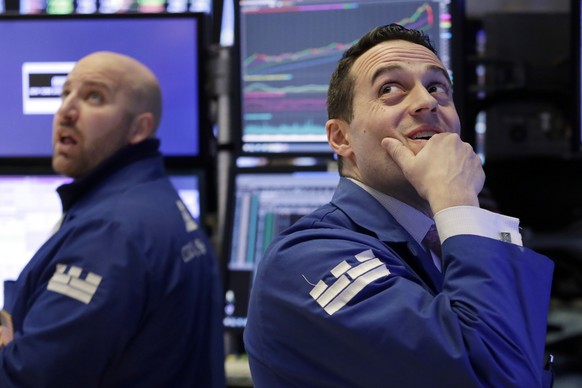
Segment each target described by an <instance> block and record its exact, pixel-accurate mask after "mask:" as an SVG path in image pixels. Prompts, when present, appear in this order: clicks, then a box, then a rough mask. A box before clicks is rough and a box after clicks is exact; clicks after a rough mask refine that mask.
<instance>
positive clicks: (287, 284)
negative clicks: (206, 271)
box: [245, 231, 551, 387]
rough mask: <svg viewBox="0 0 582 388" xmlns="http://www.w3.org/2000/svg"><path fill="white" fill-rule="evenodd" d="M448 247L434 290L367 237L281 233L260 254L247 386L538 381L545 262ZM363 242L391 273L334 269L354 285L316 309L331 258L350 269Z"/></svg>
mask: <svg viewBox="0 0 582 388" xmlns="http://www.w3.org/2000/svg"><path fill="white" fill-rule="evenodd" d="M312 232H313V231H312ZM446 244H447V246H446V247H444V248H446V249H447V251H448V256H447V257H448V259H447V263H446V266H447V272H446V274H445V279H444V281H443V283H444V285H443V290H442V292H440V293H439V294H436V295H435V294H433V293H432V292H431V291H430V290H428V289H427V288H426V287H424V286H423V285H422V284H421V282H420V281H419V279H418V278H417V277H416V276H415V275H414V273H412V272H411V271H410V269H409V268H408V267H407V266H406V265H404V264H403V262H402V261H401V260H400V259H399V258H398V257H397V255H396V254H395V252H394V251H392V250H391V249H389V248H388V247H386V246H385V245H383V244H381V243H379V242H378V241H377V240H375V239H374V238H368V237H363V236H361V235H359V236H358V235H356V234H347V233H344V232H341V231H340V232H335V233H328V232H323V231H320V232H318V234H317V235H316V236H312V237H311V238H308V239H306V236H305V235H299V234H298V235H297V236H292V237H291V238H289V239H286V240H284V241H283V242H281V244H279V245H278V246H277V248H276V250H275V251H273V252H270V253H269V254H268V256H266V257H265V258H264V259H263V261H262V264H261V266H260V269H259V272H258V274H257V278H256V282H255V285H254V288H253V296H252V302H251V310H250V312H249V324H248V326H247V328H246V330H245V344H246V348H247V351H248V352H249V355H250V357H251V360H253V361H252V363H251V367H253V372H254V373H253V378H254V379H256V380H257V386H272V384H273V383H281V382H282V381H289V380H290V381H294V382H295V383H296V384H297V385H298V386H305V387H315V386H326V384H330V385H333V384H335V385H337V386H342V385H343V386H353V387H366V386H378V384H383V383H386V384H387V385H393V386H434V384H435V381H438V385H439V386H451V387H457V386H459V387H460V386H462V387H477V386H494V387H496V386H532V387H534V386H536V387H537V386H542V383H541V381H542V379H543V377H542V375H543V371H542V364H543V343H544V338H545V320H546V316H547V307H548V302H549V284H550V282H551V263H549V261H548V260H547V259H546V258H544V257H543V256H540V255H537V254H535V253H533V252H531V251H528V250H523V249H522V248H520V247H518V246H515V245H512V244H506V243H503V242H500V241H495V240H491V239H487V238H482V237H477V236H456V237H452V238H450V239H449V240H447V242H446ZM370 249H371V252H372V253H373V255H371V256H372V257H374V258H377V259H379V261H380V262H381V263H382V264H383V265H384V266H385V268H386V269H387V270H388V272H389V273H388V274H386V275H384V276H381V277H379V278H377V279H375V280H373V281H371V282H367V280H358V281H356V279H351V278H350V277H349V275H347V274H343V275H345V276H347V277H348V280H349V281H348V284H349V285H351V284H357V283H358V282H359V286H363V287H362V288H359V287H355V288H353V289H352V290H351V291H350V292H347V293H346V294H344V297H345V298H346V300H347V303H345V304H344V305H343V306H341V307H340V308H339V309H337V310H335V309H327V310H329V311H326V308H327V307H328V305H327V304H325V303H326V302H324V299H325V298H322V296H323V294H319V293H314V289H315V288H316V287H317V285H318V284H320V283H319V282H320V281H322V282H323V283H324V284H325V285H327V287H328V289H331V287H332V286H333V285H334V284H339V283H338V282H339V281H341V280H340V279H341V278H342V275H339V273H338V272H337V269H338V268H339V267H337V265H338V264H340V263H342V262H344V261H345V263H347V264H348V266H349V268H360V265H362V263H361V262H360V261H359V260H357V259H356V258H355V256H356V254H357V253H360V252H366V251H368V250H370ZM315 252H316V253H317V254H314V253H315ZM349 252H351V254H349ZM332 270H334V271H333V272H335V275H334V274H333V273H332ZM354 276H355V275H354ZM347 289H348V288H347V287H346V288H345V290H347ZM314 295H315V296H314ZM337 297H339V295H338V296H336V298H337ZM334 300H335V299H334ZM320 303H321V304H320ZM322 304H323V305H322ZM289 322H292V324H289ZM257 370H258V372H257ZM274 376H277V377H274ZM277 378H279V380H276V379H277ZM273 379H275V380H273ZM261 383H263V384H262V385H261ZM388 383H389V384H388Z"/></svg>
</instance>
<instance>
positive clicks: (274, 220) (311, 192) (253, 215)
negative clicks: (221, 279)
mask: <svg viewBox="0 0 582 388" xmlns="http://www.w3.org/2000/svg"><path fill="white" fill-rule="evenodd" d="M338 182H339V174H338V173H337V171H333V172H328V171H295V172H283V171H279V172H277V171H270V170H266V169H263V170H260V169H259V170H250V171H245V170H243V169H240V170H238V171H236V172H234V174H233V177H232V180H231V184H232V185H233V186H231V187H233V189H232V190H233V192H232V195H233V198H232V199H231V201H230V203H231V204H232V208H231V209H229V211H228V212H229V215H230V217H232V219H231V220H230V222H229V225H230V226H229V228H230V230H229V231H228V232H227V236H228V242H229V246H228V248H227V249H226V251H227V252H229V253H228V254H227V255H228V258H227V263H228V264H227V267H228V268H227V273H226V276H225V278H226V281H225V282H226V287H225V289H226V295H225V303H226V306H225V312H226V315H225V318H224V325H225V327H228V328H242V327H244V326H245V324H246V314H247V305H248V301H249V295H250V289H251V285H252V279H253V276H254V270H255V267H256V266H257V264H258V263H259V262H260V260H261V257H262V255H263V253H264V251H265V249H266V248H267V246H268V245H269V243H271V241H272V240H273V238H274V237H275V236H276V235H277V234H279V233H280V232H281V231H283V230H284V229H286V228H287V227H289V226H290V225H291V224H293V223H294V222H295V221H297V220H298V219H299V218H300V217H302V216H304V215H306V214H309V213H311V212H312V211H313V210H315V209H316V208H317V207H319V206H321V205H323V204H325V203H327V202H329V201H330V200H331V198H332V196H333V192H334V190H335V187H336V186H337V184H338Z"/></svg>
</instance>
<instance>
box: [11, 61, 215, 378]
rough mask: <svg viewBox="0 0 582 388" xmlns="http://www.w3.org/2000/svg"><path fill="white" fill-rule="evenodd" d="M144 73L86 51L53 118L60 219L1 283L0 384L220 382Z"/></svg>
mask: <svg viewBox="0 0 582 388" xmlns="http://www.w3.org/2000/svg"><path fill="white" fill-rule="evenodd" d="M161 105H162V104H161V91H160V86H159V84H158V81H157V79H156V77H155V75H154V74H153V73H152V72H151V71H150V70H149V69H148V68H146V67H145V66H144V65H143V64H141V63H140V62H138V61H136V60H135V59H133V58H130V57H128V56H125V55H120V54H117V53H112V52H97V53H93V54H90V55H88V56H86V57H84V58H82V59H81V60H80V61H79V62H78V63H77V64H76V66H75V67H74V68H73V70H72V71H71V73H70V74H69V75H68V77H67V81H66V82H65V84H64V87H63V93H62V103H61V106H60V108H59V109H58V111H57V113H56V114H55V116H54V120H53V139H52V141H53V159H52V165H53V168H54V170H55V171H56V172H58V173H60V174H63V175H66V176H69V177H72V178H73V181H72V183H70V184H66V185H63V186H61V187H59V188H58V189H57V191H58V194H59V196H60V198H61V201H62V206H63V218H62V221H61V223H60V226H59V228H58V230H57V231H56V232H55V233H54V234H53V235H52V236H51V237H50V238H49V240H48V241H47V242H46V243H45V244H44V245H43V246H42V247H41V248H40V249H39V251H38V252H37V253H36V254H35V255H34V256H33V258H32V259H31V260H30V262H29V263H28V265H27V266H26V267H25V268H24V270H23V271H22V273H21V274H20V276H19V277H18V279H17V280H16V281H10V282H6V283H5V301H4V310H3V311H2V314H1V317H2V332H1V333H0V334H1V335H0V338H1V339H2V341H1V345H0V346H1V348H0V387H19V388H20V387H44V386H46V387H84V388H87V387H192V386H203V387H224V385H225V383H224V355H223V342H222V326H221V293H220V284H219V277H218V269H217V265H216V260H215V256H214V255H213V253H212V249H211V246H210V244H209V241H208V239H207V237H206V236H205V235H204V233H203V232H202V228H200V227H199V225H198V224H197V222H196V220H194V219H193V218H192V216H191V215H190V214H189V213H188V211H187V210H186V206H185V205H184V203H182V201H181V200H180V198H179V196H178V194H177V193H176V191H175V189H174V188H173V186H172V184H171V183H170V181H169V180H168V178H167V176H166V175H165V173H164V163H163V156H162V155H161V154H160V152H159V141H158V139H157V138H156V137H155V134H156V130H157V127H158V124H159V122H160V116H161Z"/></svg>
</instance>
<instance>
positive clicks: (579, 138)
mask: <svg viewBox="0 0 582 388" xmlns="http://www.w3.org/2000/svg"><path fill="white" fill-rule="evenodd" d="M570 18H571V19H570V31H571V34H570V55H571V63H572V78H573V80H574V85H575V88H574V93H575V95H574V98H572V108H571V109H572V136H571V139H572V153H573V155H575V156H576V155H577V156H580V155H582V110H581V106H582V0H571V1H570Z"/></svg>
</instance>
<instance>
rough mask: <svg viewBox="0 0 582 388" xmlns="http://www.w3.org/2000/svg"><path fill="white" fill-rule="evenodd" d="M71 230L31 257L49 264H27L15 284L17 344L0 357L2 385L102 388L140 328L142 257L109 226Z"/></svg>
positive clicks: (143, 287)
mask: <svg viewBox="0 0 582 388" xmlns="http://www.w3.org/2000/svg"><path fill="white" fill-rule="evenodd" d="M70 229H71V230H70V232H67V233H66V235H60V234H59V235H58V236H55V237H53V239H54V238H56V239H59V240H58V242H56V243H55V244H53V245H52V249H51V250H50V252H48V250H47V249H44V250H42V251H41V253H40V255H42V256H44V257H35V258H33V260H32V262H36V263H41V262H44V263H47V264H43V267H42V268H41V267H35V266H32V267H31V266H28V267H27V269H26V270H25V271H27V272H25V273H24V276H21V277H20V278H19V283H17V284H16V286H17V287H18V290H15V291H16V292H15V294H17V295H18V298H17V299H16V302H14V303H13V304H12V305H11V307H10V308H11V313H12V317H13V321H14V329H15V330H14V331H15V332H14V339H13V341H12V342H11V343H10V344H8V345H7V346H5V347H4V348H3V349H2V352H1V353H0V386H7V387H10V386H18V387H35V386H40V385H42V384H46V385H47V386H84V387H93V386H98V385H99V383H100V381H101V378H102V376H103V374H104V373H105V372H106V371H107V368H108V366H109V365H110V364H111V363H112V362H114V361H115V360H116V359H117V358H118V357H120V354H121V353H122V352H123V350H124V347H125V346H126V345H127V343H128V342H129V341H130V339H131V336H132V335H133V332H134V330H135V327H136V326H137V324H138V321H139V319H140V314H141V313H142V311H143V306H142V303H143V302H142V297H141V296H142V294H143V292H144V291H143V290H144V289H145V286H144V281H145V279H146V274H145V273H144V265H143V263H141V261H142V260H141V258H142V257H143V256H142V253H141V252H140V251H139V249H138V248H137V247H136V246H135V245H134V244H133V243H132V241H131V239H128V238H127V236H126V234H125V233H123V231H120V230H118V229H116V228H115V226H114V225H110V224H107V223H106V222H101V223H99V222H95V223H91V224H85V225H77V226H76V227H74V228H70ZM89 276H91V277H92V280H91V281H90V280H89ZM67 279H68V280H67ZM96 279H100V281H98V282H97V281H96ZM67 282H68V283H67ZM74 283H77V284H78V285H80V287H74ZM79 288H81V289H82V291H81V292H80V291H79Z"/></svg>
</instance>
